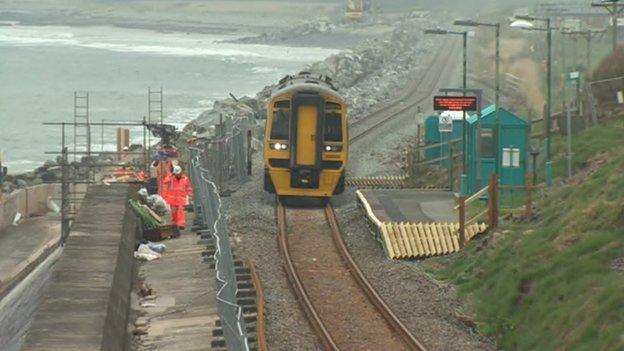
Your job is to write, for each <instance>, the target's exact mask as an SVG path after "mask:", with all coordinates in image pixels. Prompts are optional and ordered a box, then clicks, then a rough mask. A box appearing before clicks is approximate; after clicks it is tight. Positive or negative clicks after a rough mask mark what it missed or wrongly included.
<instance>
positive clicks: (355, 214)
mask: <svg viewBox="0 0 624 351" xmlns="http://www.w3.org/2000/svg"><path fill="white" fill-rule="evenodd" d="M343 197H344V198H343V199H342V201H341V202H343V204H342V205H341V206H338V207H337V208H336V212H337V215H338V220H339V222H340V226H341V229H342V234H343V237H344V239H345V241H346V243H347V246H348V248H349V251H350V252H351V254H352V256H353V258H354V259H355V261H356V262H357V264H358V266H359V267H360V269H361V270H362V271H363V272H364V275H365V276H366V277H367V278H368V280H369V281H370V282H371V284H372V285H373V286H374V288H375V289H376V290H377V292H378V293H379V294H380V295H381V296H382V298H383V299H384V301H385V302H386V303H387V304H388V305H389V306H390V308H391V309H392V310H393V311H394V313H396V314H397V316H398V317H399V318H400V319H401V321H403V323H404V324H405V325H406V327H408V328H409V329H410V331H411V332H412V333H413V335H414V336H416V338H418V339H419V340H420V341H421V342H422V343H423V344H424V346H425V347H427V349H428V350H431V351H436V350H440V351H449V350H495V349H496V348H495V347H494V346H493V345H492V344H491V343H490V342H489V341H488V340H486V339H484V338H483V337H481V336H479V335H478V334H476V333H475V332H474V330H473V329H472V328H473V327H474V326H473V325H470V323H464V322H462V319H461V318H458V317H459V316H462V315H464V313H465V312H463V311H462V304H461V302H459V300H458V299H457V297H456V296H455V291H454V290H453V288H452V287H451V286H449V285H446V284H441V283H439V282H437V281H436V280H435V279H433V278H432V277H430V276H429V275H428V274H426V273H425V272H424V271H423V270H422V269H421V267H420V263H419V261H396V260H394V261H393V260H389V259H387V258H386V257H385V254H384V252H383V249H382V247H381V244H380V243H379V242H377V241H376V240H375V238H374V237H373V234H372V233H371V232H370V230H369V229H368V227H367V225H366V222H365V220H364V215H363V213H362V212H361V211H360V210H359V209H358V207H357V205H356V204H355V195H354V192H352V191H351V192H349V193H347V194H345V195H343Z"/></svg>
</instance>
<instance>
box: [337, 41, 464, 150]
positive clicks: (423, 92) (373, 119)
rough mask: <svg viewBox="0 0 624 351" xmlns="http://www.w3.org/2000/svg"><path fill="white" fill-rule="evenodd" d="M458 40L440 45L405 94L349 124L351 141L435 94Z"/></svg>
mask: <svg viewBox="0 0 624 351" xmlns="http://www.w3.org/2000/svg"><path fill="white" fill-rule="evenodd" d="M456 43H457V42H456V41H455V40H452V39H448V40H446V41H445V43H444V44H442V45H441V46H440V48H439V49H438V51H437V53H436V55H435V56H434V58H433V60H432V62H431V63H430V64H429V65H428V66H427V67H429V68H430V69H428V70H427V71H426V72H425V74H424V75H423V76H422V78H421V79H419V80H417V81H416V82H415V83H414V84H413V85H412V86H410V87H408V88H407V91H406V92H405V93H404V94H403V96H402V97H401V98H399V99H397V100H394V101H393V102H392V103H391V104H389V105H386V106H384V107H382V108H380V109H378V110H376V111H374V112H372V113H370V114H368V115H367V116H365V117H362V118H361V119H358V120H355V121H354V122H352V123H351V124H350V125H349V128H350V129H351V137H350V140H349V141H350V143H355V142H357V141H359V140H362V138H364V137H365V136H366V135H368V134H370V133H371V132H372V131H373V130H375V129H377V128H379V127H380V126H382V125H383V124H385V123H387V122H389V121H390V120H392V119H394V118H395V117H396V116H398V115H400V114H402V113H404V112H406V111H409V110H410V109H412V108H415V107H416V106H418V105H419V104H421V103H423V102H424V101H425V100H427V99H428V98H430V97H431V96H432V95H434V94H435V92H436V88H437V87H438V84H439V83H440V81H441V79H442V75H443V74H444V72H446V70H447V68H448V67H449V64H450V63H451V62H452V60H453V58H454V57H455V56H454V53H455V52H456V51H457V45H456Z"/></svg>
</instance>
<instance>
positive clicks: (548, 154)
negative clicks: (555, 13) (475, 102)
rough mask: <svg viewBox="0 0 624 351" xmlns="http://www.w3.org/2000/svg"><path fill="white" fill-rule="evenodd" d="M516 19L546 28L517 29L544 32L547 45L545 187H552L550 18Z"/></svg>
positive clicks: (524, 17)
mask: <svg viewBox="0 0 624 351" xmlns="http://www.w3.org/2000/svg"><path fill="white" fill-rule="evenodd" d="M515 18H516V19H519V20H524V21H541V22H545V23H546V28H536V27H532V26H530V27H525V26H519V28H522V29H527V30H539V31H546V43H547V46H548V48H547V51H548V54H547V59H546V167H545V168H546V185H548V186H551V185H552V160H551V152H550V146H551V143H550V129H551V122H550V118H551V116H550V115H551V107H552V106H551V103H552V30H553V28H552V27H551V26H550V18H548V17H533V16H515Z"/></svg>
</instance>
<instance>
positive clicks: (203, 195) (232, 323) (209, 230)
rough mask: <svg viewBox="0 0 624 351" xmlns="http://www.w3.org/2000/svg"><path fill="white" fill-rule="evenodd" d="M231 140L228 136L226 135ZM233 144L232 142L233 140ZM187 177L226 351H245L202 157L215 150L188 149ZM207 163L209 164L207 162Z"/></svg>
mask: <svg viewBox="0 0 624 351" xmlns="http://www.w3.org/2000/svg"><path fill="white" fill-rule="evenodd" d="M230 139H231V138H230ZM234 143H235V142H234ZM189 151H190V156H191V165H190V167H189V176H190V177H191V182H192V184H193V194H194V203H193V206H194V209H195V214H196V218H198V219H199V221H198V223H197V224H198V225H200V226H201V227H202V228H205V229H202V230H200V231H199V233H200V234H202V235H211V236H212V238H213V241H214V247H215V253H214V261H215V271H216V278H217V308H218V311H219V318H220V319H221V328H222V330H223V338H224V339H225V344H226V347H227V349H228V350H233V351H238V350H244V351H247V350H249V343H248V341H247V328H246V326H245V321H244V319H243V307H242V306H241V305H239V304H238V303H237V301H236V293H237V284H236V275H235V270H234V260H233V257H232V250H231V248H230V241H229V234H228V230H227V223H226V219H225V213H224V211H223V209H222V207H221V198H220V196H219V191H218V189H219V188H218V185H217V184H216V183H215V181H213V180H212V179H213V178H212V176H213V174H212V173H211V169H212V167H210V168H208V167H205V166H204V165H206V159H205V158H206V157H207V156H213V157H215V156H216V157H219V156H218V155H214V153H215V152H219V149H216V150H215V149H213V148H211V147H209V146H208V147H205V148H203V149H199V148H194V147H193V148H190V150H189ZM208 164H209V163H208Z"/></svg>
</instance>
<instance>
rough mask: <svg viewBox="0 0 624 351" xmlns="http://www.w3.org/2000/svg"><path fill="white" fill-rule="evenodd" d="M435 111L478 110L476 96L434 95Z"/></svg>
mask: <svg viewBox="0 0 624 351" xmlns="http://www.w3.org/2000/svg"><path fill="white" fill-rule="evenodd" d="M433 109H434V110H435V111H476V110H477V97H476V96H434V97H433Z"/></svg>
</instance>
